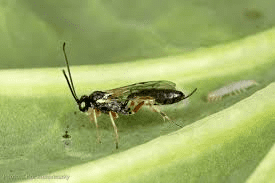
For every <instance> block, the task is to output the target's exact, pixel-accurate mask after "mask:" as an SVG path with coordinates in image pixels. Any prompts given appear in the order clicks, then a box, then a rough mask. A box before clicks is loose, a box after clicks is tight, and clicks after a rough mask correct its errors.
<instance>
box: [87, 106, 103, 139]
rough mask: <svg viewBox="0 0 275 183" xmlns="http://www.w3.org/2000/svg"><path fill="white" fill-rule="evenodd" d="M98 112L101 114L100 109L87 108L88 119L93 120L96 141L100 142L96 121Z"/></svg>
mask: <svg viewBox="0 0 275 183" xmlns="http://www.w3.org/2000/svg"><path fill="white" fill-rule="evenodd" d="M100 114H101V113H100V111H98V110H96V109H92V108H89V109H88V115H89V117H90V120H91V121H94V122H95V126H96V136H97V142H98V143H100V144H101V138H100V132H99V129H98V123H97V117H98V116H100Z"/></svg>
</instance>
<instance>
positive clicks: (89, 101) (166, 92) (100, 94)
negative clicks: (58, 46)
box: [63, 43, 197, 148]
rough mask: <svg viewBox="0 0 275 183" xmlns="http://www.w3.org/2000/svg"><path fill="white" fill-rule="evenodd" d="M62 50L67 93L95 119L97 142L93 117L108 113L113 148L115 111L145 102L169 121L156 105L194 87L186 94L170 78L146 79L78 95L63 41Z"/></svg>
mask: <svg viewBox="0 0 275 183" xmlns="http://www.w3.org/2000/svg"><path fill="white" fill-rule="evenodd" d="M63 52H64V56H65V61H66V65H67V70H68V75H69V77H68V76H67V74H66V72H65V70H63V74H64V76H65V78H66V80H67V83H68V86H69V88H70V90H71V93H72V95H73V97H74V99H75V101H76V103H77V104H78V106H79V110H80V111H82V112H87V113H88V115H89V117H90V119H91V121H94V122H95V125H96V129H97V136H98V141H99V142H100V136H99V131H98V123H97V117H99V116H100V115H101V113H105V114H109V116H110V119H111V122H112V125H113V127H114V131H115V134H116V148H118V132H117V127H116V124H115V122H114V120H115V119H117V118H118V114H123V115H131V114H135V113H137V112H138V111H139V110H140V109H141V107H142V106H148V107H149V109H150V110H151V111H153V112H158V113H159V114H160V115H161V116H162V117H163V119H167V120H169V121H171V119H170V118H169V117H168V116H167V115H166V114H165V113H163V112H161V111H160V110H159V109H158V108H157V107H156V106H157V105H168V104H173V103H176V102H179V101H181V100H183V99H186V98H188V97H190V96H191V95H192V94H193V93H194V92H195V91H196V90H197V89H195V90H194V91H193V92H191V93H190V94H189V95H188V96H185V95H184V94H183V93H182V92H181V91H177V90H176V84H175V83H173V82H171V81H164V80H162V81H147V82H141V83H135V84H132V85H128V86H123V87H120V88H115V89H112V90H105V91H94V92H93V93H91V94H90V95H89V96H88V95H83V96H81V97H80V98H78V97H77V95H76V91H75V88H74V84H73V80H72V76H71V72H70V68H69V63H68V59H67V56H66V52H65V43H64V44H63ZM171 122H172V121H171ZM178 126H180V125H178ZM180 127H181V126H180Z"/></svg>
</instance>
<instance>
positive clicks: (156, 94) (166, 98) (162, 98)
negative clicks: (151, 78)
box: [127, 89, 185, 105]
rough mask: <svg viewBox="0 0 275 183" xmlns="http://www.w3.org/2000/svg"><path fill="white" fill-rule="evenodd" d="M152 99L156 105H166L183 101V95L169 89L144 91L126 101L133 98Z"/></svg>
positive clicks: (134, 94) (132, 95) (133, 94)
mask: <svg viewBox="0 0 275 183" xmlns="http://www.w3.org/2000/svg"><path fill="white" fill-rule="evenodd" d="M146 96H149V97H152V98H154V99H155V101H156V103H157V104H160V105H167V104H173V103H177V102H179V101H181V100H183V99H184V97H185V96H184V94H183V93H182V92H181V91H177V90H171V89H145V90H141V91H138V92H135V93H132V94H131V95H129V96H128V98H127V99H128V100H130V99H134V98H135V97H146Z"/></svg>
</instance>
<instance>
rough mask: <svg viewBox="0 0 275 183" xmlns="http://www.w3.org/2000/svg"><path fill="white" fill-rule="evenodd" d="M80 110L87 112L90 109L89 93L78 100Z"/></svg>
mask: <svg viewBox="0 0 275 183" xmlns="http://www.w3.org/2000/svg"><path fill="white" fill-rule="evenodd" d="M78 106H79V110H80V111H82V112H85V111H87V110H88V108H89V106H90V103H89V97H88V96H87V95H83V96H82V97H81V98H80V99H79V102H78Z"/></svg>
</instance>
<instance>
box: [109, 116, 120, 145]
mask: <svg viewBox="0 0 275 183" xmlns="http://www.w3.org/2000/svg"><path fill="white" fill-rule="evenodd" d="M109 116H110V119H111V122H112V125H113V127H114V130H115V134H116V149H118V133H117V127H116V124H115V121H114V118H117V114H116V113H115V112H112V111H109Z"/></svg>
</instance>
